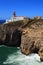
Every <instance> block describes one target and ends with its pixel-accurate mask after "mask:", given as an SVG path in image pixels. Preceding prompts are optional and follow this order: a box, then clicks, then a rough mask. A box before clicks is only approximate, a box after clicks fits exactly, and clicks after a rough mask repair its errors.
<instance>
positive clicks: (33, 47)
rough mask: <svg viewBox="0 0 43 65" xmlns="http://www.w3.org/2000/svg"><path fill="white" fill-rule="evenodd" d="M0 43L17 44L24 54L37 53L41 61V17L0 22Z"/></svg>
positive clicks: (42, 27)
mask: <svg viewBox="0 0 43 65" xmlns="http://www.w3.org/2000/svg"><path fill="white" fill-rule="evenodd" d="M0 45H6V46H13V47H17V46H19V47H20V48H21V52H22V53H24V54H25V55H28V54H30V53H38V54H39V55H40V59H41V61H43V19H42V18H40V17H39V18H37V17H35V18H33V19H30V18H28V19H25V20H23V21H21V20H20V21H16V22H9V23H7V24H6V23H5V24H2V25H1V24H0Z"/></svg>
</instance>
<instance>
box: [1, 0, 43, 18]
mask: <svg viewBox="0 0 43 65" xmlns="http://www.w3.org/2000/svg"><path fill="white" fill-rule="evenodd" d="M14 11H15V12H16V15H17V16H27V17H34V16H43V0H0V19H8V18H11V17H12V15H13V12H14Z"/></svg>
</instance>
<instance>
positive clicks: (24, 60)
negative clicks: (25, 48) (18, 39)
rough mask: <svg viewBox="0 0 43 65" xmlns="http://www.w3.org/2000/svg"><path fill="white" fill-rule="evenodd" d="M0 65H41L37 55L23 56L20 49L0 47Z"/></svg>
mask: <svg viewBox="0 0 43 65" xmlns="http://www.w3.org/2000/svg"><path fill="white" fill-rule="evenodd" d="M0 65H43V62H41V61H40V57H39V56H38V55H37V54H31V55H28V56H25V55H24V54H22V53H21V51H20V48H15V47H12V48H11V47H10V48H9V47H5V46H0Z"/></svg>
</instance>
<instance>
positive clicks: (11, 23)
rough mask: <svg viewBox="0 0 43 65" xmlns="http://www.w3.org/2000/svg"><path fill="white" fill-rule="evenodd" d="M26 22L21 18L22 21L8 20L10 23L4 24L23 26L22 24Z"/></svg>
mask: <svg viewBox="0 0 43 65" xmlns="http://www.w3.org/2000/svg"><path fill="white" fill-rule="evenodd" d="M23 24H24V23H23V20H20V21H16V22H15V21H14V22H8V23H6V24H4V25H11V26H21V25H23Z"/></svg>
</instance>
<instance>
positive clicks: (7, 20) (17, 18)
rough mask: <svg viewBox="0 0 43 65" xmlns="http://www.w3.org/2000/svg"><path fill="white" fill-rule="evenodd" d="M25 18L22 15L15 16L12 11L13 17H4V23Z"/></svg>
mask: <svg viewBox="0 0 43 65" xmlns="http://www.w3.org/2000/svg"><path fill="white" fill-rule="evenodd" d="M26 18H27V17H24V16H16V14H15V12H14V14H13V17H12V18H11V19H6V22H5V23H9V22H16V21H19V20H24V19H26Z"/></svg>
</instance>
